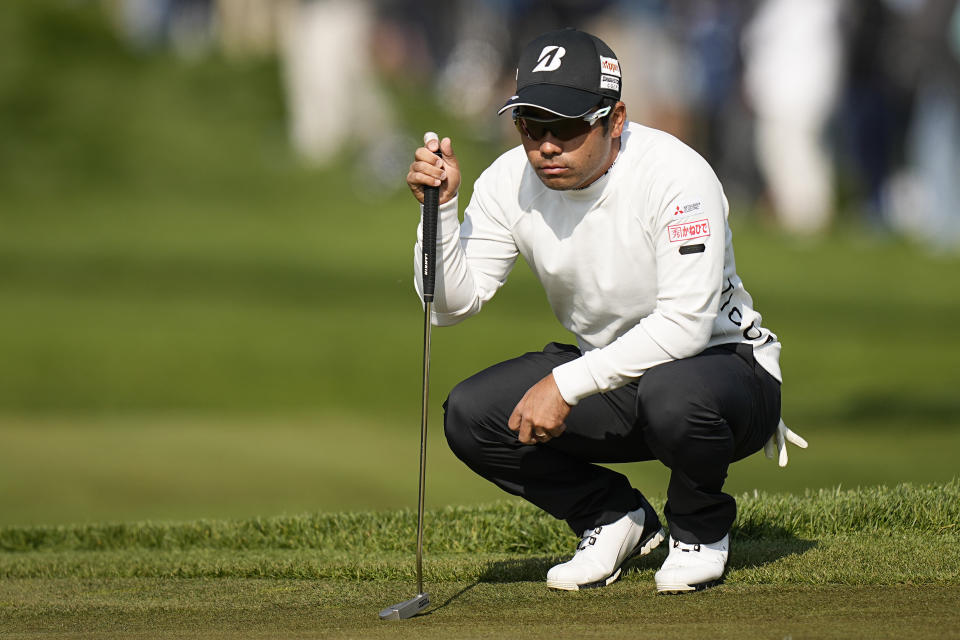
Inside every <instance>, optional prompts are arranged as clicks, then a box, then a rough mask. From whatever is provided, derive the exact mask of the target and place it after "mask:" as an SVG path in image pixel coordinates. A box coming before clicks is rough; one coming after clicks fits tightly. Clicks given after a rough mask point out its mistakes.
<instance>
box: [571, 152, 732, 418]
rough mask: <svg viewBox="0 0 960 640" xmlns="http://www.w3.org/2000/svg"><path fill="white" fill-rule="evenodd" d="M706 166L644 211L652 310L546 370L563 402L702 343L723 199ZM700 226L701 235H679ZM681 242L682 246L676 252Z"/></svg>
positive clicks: (719, 263) (715, 275)
mask: <svg viewBox="0 0 960 640" xmlns="http://www.w3.org/2000/svg"><path fill="white" fill-rule="evenodd" d="M704 164H705V163H704ZM707 171H708V172H709V174H707V173H705V172H704V171H698V172H696V174H695V176H696V177H692V176H689V174H688V177H687V178H684V180H683V184H680V185H678V186H671V187H670V188H668V189H666V190H665V191H666V195H665V197H664V198H663V199H662V200H661V202H660V204H659V206H658V210H657V211H656V212H655V215H653V216H650V217H649V218H648V220H649V222H648V223H647V224H646V227H647V228H648V230H649V234H650V242H651V244H652V247H653V250H654V251H655V256H656V279H657V299H656V307H655V308H654V310H653V312H652V313H650V314H649V315H648V316H646V317H644V318H642V319H641V320H640V321H639V323H637V324H636V325H634V326H633V327H632V328H630V329H629V330H627V331H626V332H625V333H623V334H622V335H621V336H620V337H619V338H617V339H616V340H614V341H613V342H612V343H610V344H608V345H607V346H605V347H603V348H600V349H593V350H591V351H587V352H586V353H585V354H584V355H583V356H582V357H580V358H577V359H576V360H573V361H571V362H568V363H566V364H563V365H561V366H559V367H557V368H555V369H554V370H553V374H554V379H555V380H556V382H557V386H558V387H559V389H560V393H561V395H562V396H563V397H564V399H565V400H566V401H567V402H568V403H569V404H576V403H577V402H578V401H580V400H581V399H582V398H585V397H587V396H590V395H593V394H595V393H598V392H604V391H609V390H611V389H615V388H617V387H620V386H623V385H624V384H626V383H627V382H629V381H630V380H632V379H636V378H638V377H640V376H641V375H643V373H644V372H645V371H646V370H647V369H650V368H651V367H654V366H656V365H658V364H663V363H665V362H669V361H671V360H678V359H681V358H686V357H689V356H693V355H696V354H697V353H699V352H700V351H702V350H703V349H704V348H705V347H706V345H707V343H708V342H709V340H710V336H711V333H712V329H713V324H714V320H715V318H716V316H717V313H718V309H719V306H720V292H721V289H722V280H723V267H724V251H725V245H726V215H727V203H726V199H725V198H724V196H723V192H722V189H721V188H720V185H719V182H718V181H717V180H716V178H715V177H713V172H712V170H709V169H707ZM692 173H693V172H692ZM697 174H698V175H697ZM693 203H699V208H698V209H696V210H695V211H694V212H691V213H689V214H682V215H675V212H676V211H677V207H678V206H679V207H680V208H681V209H680V210H681V211H682V209H683V207H684V206H685V205H691V204H693ZM704 223H705V225H706V226H704ZM705 229H709V235H708V236H705V237H695V238H691V239H684V238H686V237H687V236H697V235H699V234H701V233H703V232H704V230H705ZM698 245H702V249H701V247H700V246H698ZM681 247H689V248H688V249H685V250H684V252H682V253H681V251H680V248H681ZM640 277H642V276H640Z"/></svg>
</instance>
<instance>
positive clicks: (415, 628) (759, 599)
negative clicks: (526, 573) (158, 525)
mask: <svg viewBox="0 0 960 640" xmlns="http://www.w3.org/2000/svg"><path fill="white" fill-rule="evenodd" d="M409 591H410V585H409V584H408V583H406V582H402V583H398V582H385V583H381V582H355V581H346V580H334V581H307V580H242V579H223V580H195V579H186V580H184V579H167V580H164V579H154V578H144V579H107V580H73V579H58V580H35V579H30V580H8V581H4V582H2V583H0V601H2V603H3V604H2V609H0V611H2V617H0V632H2V633H3V634H4V637H8V638H17V637H23V638H30V637H40V636H42V637H44V638H71V637H81V636H82V637H96V638H112V637H144V638H146V637H183V638H241V637H242V638H251V637H254V638H255V637H272V636H276V635H277V634H281V635H283V637H288V638H301V637H303V638H306V637H316V638H333V637H335V638H394V637H416V638H458V637H459V638H464V637H469V638H516V637H524V638H583V637H604V638H685V639H688V638H750V637H765V638H785V637H795V638H805V637H807V638H811V637H813V638H871V639H872V638H893V637H910V638H918V637H930V638H933V637H936V638H960V613H958V611H960V609H958V607H957V606H956V605H957V603H958V601H960V587H958V586H955V585H951V586H923V587H920V586H910V585H877V586H865V587H851V586H816V587H809V586H795V585H793V586H772V585H768V586H734V585H725V586H721V587H718V588H716V589H714V590H712V591H707V592H704V593H700V594H694V595H689V596H676V597H670V596H657V595H655V593H654V589H653V586H652V583H651V582H649V581H646V580H644V581H638V580H631V581H624V582H621V583H618V584H616V585H614V586H611V587H608V588H605V589H599V590H591V591H584V592H574V593H556V592H551V591H548V590H547V589H546V588H545V587H544V586H543V584H542V583H540V582H536V583H534V582H515V583H478V582H447V583H442V584H438V585H433V588H432V596H433V602H434V603H435V605H434V607H433V608H432V609H431V610H430V611H429V612H428V613H426V614H425V615H421V616H419V617H417V618H414V619H411V620H407V621H404V622H383V621H380V620H379V619H378V617H377V612H378V611H379V609H380V608H382V607H383V606H384V603H388V604H389V603H390V602H392V601H393V600H395V599H396V597H395V596H396V595H397V594H405V595H409Z"/></svg>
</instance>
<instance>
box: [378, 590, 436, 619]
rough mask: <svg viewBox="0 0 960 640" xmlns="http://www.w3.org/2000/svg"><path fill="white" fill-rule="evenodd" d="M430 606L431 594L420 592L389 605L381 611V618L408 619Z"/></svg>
mask: <svg viewBox="0 0 960 640" xmlns="http://www.w3.org/2000/svg"><path fill="white" fill-rule="evenodd" d="M429 606H430V594H429V593H420V594H417V595H415V596H414V597H412V598H410V599H409V600H407V601H405V602H401V603H400V604H395V605H393V606H392V607H387V608H386V609H384V610H383V611H381V612H380V619H381V620H406V619H407V618H412V617H413V616H415V615H417V614H418V613H420V612H421V611H423V610H424V609H426V608H427V607H429Z"/></svg>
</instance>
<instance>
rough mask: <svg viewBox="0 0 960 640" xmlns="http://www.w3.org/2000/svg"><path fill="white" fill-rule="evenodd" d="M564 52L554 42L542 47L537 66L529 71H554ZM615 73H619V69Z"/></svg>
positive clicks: (558, 65) (558, 66) (565, 51)
mask: <svg viewBox="0 0 960 640" xmlns="http://www.w3.org/2000/svg"><path fill="white" fill-rule="evenodd" d="M566 53H567V50H566V49H564V48H563V47H558V46H557V45H555V44H551V45H548V46H546V47H544V48H543V51H541V52H540V57H539V58H538V59H537V66H535V67H534V68H533V71H531V73H536V72H537V71H556V70H557V69H559V68H560V64H561V63H562V60H561V58H563V56H564V55H565V54H566ZM614 62H616V61H614ZM617 75H620V73H619V71H618V72H617Z"/></svg>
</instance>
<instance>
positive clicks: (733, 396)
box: [637, 344, 780, 462]
mask: <svg viewBox="0 0 960 640" xmlns="http://www.w3.org/2000/svg"><path fill="white" fill-rule="evenodd" d="M637 403H638V414H639V416H640V418H639V420H640V422H641V424H643V426H644V428H645V429H653V430H654V431H660V433H659V434H657V435H655V436H654V437H657V438H658V439H660V440H661V441H664V440H669V439H672V438H677V439H680V440H682V439H684V438H691V437H692V438H695V439H697V438H712V437H714V436H713V435H712V434H709V433H707V431H708V430H709V427H710V426H711V425H716V427H717V428H720V427H721V426H722V428H723V429H724V430H725V429H729V432H730V435H731V436H732V439H733V441H732V447H733V450H732V451H731V459H730V460H728V461H727V462H733V461H734V460H739V459H740V458H743V457H746V456H748V455H750V454H752V453H754V452H755V451H757V450H758V449H759V448H760V447H762V446H763V443H764V442H766V440H767V439H768V438H769V437H770V434H771V433H772V432H773V429H774V427H775V426H776V424H777V422H778V419H779V416H780V384H779V383H778V382H777V381H776V379H775V378H773V376H771V375H770V374H769V373H767V372H766V371H765V370H764V369H763V368H762V367H761V366H760V365H759V364H758V363H757V362H756V360H755V359H754V357H753V350H752V347H750V345H748V344H741V345H733V344H731V345H720V346H717V347H711V348H709V349H706V350H704V351H703V352H701V353H699V354H697V355H696V356H693V357H690V358H685V359H682V360H674V361H672V362H668V363H665V364H662V365H659V366H657V367H654V368H652V369H650V370H649V371H647V373H645V374H644V376H643V377H642V378H641V379H640V385H639V393H638V396H637Z"/></svg>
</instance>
